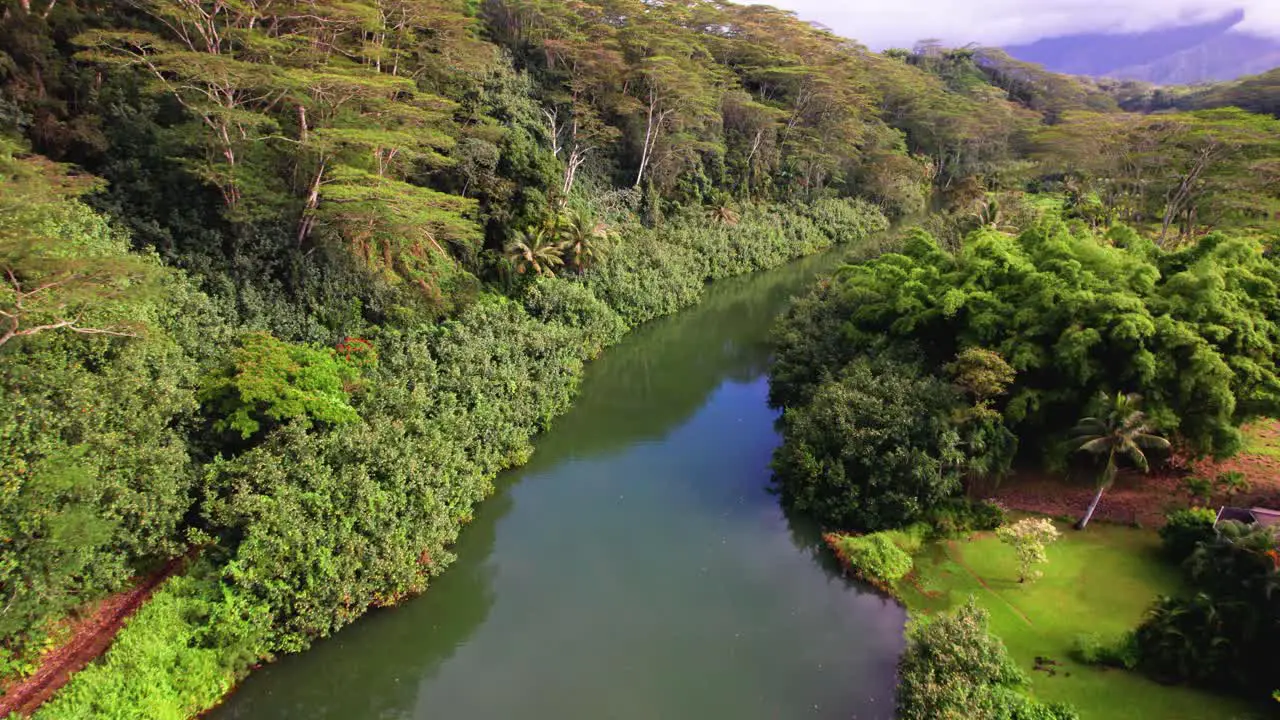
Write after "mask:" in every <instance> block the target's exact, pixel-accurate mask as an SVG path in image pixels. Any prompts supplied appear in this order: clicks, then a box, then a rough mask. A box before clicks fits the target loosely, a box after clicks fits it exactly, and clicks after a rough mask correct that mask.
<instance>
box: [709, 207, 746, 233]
mask: <svg viewBox="0 0 1280 720" xmlns="http://www.w3.org/2000/svg"><path fill="white" fill-rule="evenodd" d="M707 217H709V218H711V221H712V222H714V223H717V224H719V225H728V226H729V227H733V226H735V225H737V224H738V222H739V221H741V220H742V216H741V215H739V214H738V211H737V210H734V209H733V206H732V205H730V204H729V203H727V202H719V203H716V204H715V205H713V206H712V207H711V209H710V210H709V211H708V212H707Z"/></svg>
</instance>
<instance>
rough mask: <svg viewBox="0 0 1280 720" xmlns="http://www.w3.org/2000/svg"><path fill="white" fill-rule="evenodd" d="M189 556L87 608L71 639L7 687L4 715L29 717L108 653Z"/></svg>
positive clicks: (0, 712) (1, 704) (0, 707)
mask: <svg viewBox="0 0 1280 720" xmlns="http://www.w3.org/2000/svg"><path fill="white" fill-rule="evenodd" d="M186 559H187V558H185V557H181V558H176V559H174V560H170V561H169V563H168V564H167V565H165V566H164V567H163V568H161V569H160V570H159V571H157V572H156V573H154V574H153V575H151V576H150V577H148V578H146V580H144V581H143V582H142V583H140V584H139V585H136V586H135V587H133V588H132V589H130V590H125V591H124V592H119V593H116V594H115V595H112V596H110V597H108V598H106V599H105V600H102V601H100V602H98V603H97V604H96V605H94V606H90V607H89V608H87V609H86V610H85V613H84V615H83V617H82V619H80V620H77V621H76V622H75V623H74V624H73V625H72V626H71V629H70V639H68V640H67V642H65V643H63V644H62V645H61V646H59V647H57V648H54V649H53V650H50V651H49V652H47V653H45V654H44V656H43V657H41V658H40V667H39V669H38V670H36V672H35V673H34V674H32V675H31V676H30V677H28V678H27V679H25V680H22V681H20V682H18V683H17V684H14V685H10V686H9V687H7V688H5V693H4V697H0V717H7V716H8V715H9V713H13V712H16V713H18V714H20V715H22V716H24V717H25V716H28V715H30V714H31V713H33V712H35V710H36V708H38V707H40V705H41V704H43V703H44V702H45V701H46V700H48V699H49V698H50V697H52V696H53V694H54V693H55V692H57V691H58V690H59V689H61V688H62V686H63V685H66V684H67V681H68V680H70V679H71V676H72V675H74V674H75V673H77V672H79V671H80V670H81V669H83V668H84V666H86V665H88V664H89V663H91V662H93V661H94V660H95V659H96V658H97V657H98V656H99V655H101V654H102V653H104V652H106V650H107V648H108V647H110V646H111V641H112V640H114V639H115V637H116V633H118V632H120V628H121V627H123V626H124V623H125V621H126V620H128V619H129V618H130V617H131V616H132V615H133V614H134V613H135V612H137V611H138V608H140V607H142V604H143V603H144V602H146V601H147V598H149V597H151V594H152V593H154V592H155V590H156V588H157V587H159V586H160V583H162V582H164V581H165V580H166V579H168V578H169V577H170V576H171V575H173V574H174V573H176V572H178V570H180V569H181V568H182V566H183V565H185V564H186Z"/></svg>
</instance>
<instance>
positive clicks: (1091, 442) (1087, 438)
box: [1071, 393, 1170, 530]
mask: <svg viewBox="0 0 1280 720" xmlns="http://www.w3.org/2000/svg"><path fill="white" fill-rule="evenodd" d="M1102 401H1103V403H1104V406H1105V412H1104V414H1103V415H1101V416H1099V417H1087V418H1084V419H1082V420H1081V421H1080V422H1079V423H1077V424H1076V427H1075V428H1074V429H1073V430H1072V431H1071V435H1072V438H1071V445H1072V446H1073V447H1072V451H1073V452H1085V453H1088V454H1090V455H1092V456H1093V457H1095V458H1101V457H1106V459H1107V464H1106V466H1105V467H1103V469H1102V474H1101V475H1099V476H1098V492H1097V493H1096V494H1094V496H1093V502H1091V503H1089V509H1088V510H1087V511H1086V512H1085V514H1084V517H1083V518H1080V522H1078V523H1076V529H1077V530H1083V529H1084V528H1085V526H1087V525H1088V524H1089V520H1090V519H1091V518H1093V511H1094V510H1096V509H1097V508H1098V501H1099V500H1101V499H1102V493H1103V492H1105V491H1106V489H1107V488H1109V487H1111V484H1112V483H1113V482H1115V479H1116V471H1117V470H1118V465H1117V461H1118V460H1121V459H1124V460H1128V461H1129V462H1130V463H1131V464H1132V465H1134V466H1135V467H1137V468H1138V469H1139V470H1141V471H1142V472H1147V470H1149V469H1150V464H1149V463H1148V462H1147V455H1146V451H1147V450H1168V449H1169V448H1170V445H1169V441H1168V440H1165V439H1164V438H1162V437H1160V436H1159V435H1154V434H1152V430H1151V428H1150V427H1148V426H1147V424H1146V415H1144V414H1143V413H1142V411H1141V410H1139V409H1138V406H1139V405H1140V403H1141V401H1142V399H1141V398H1140V397H1139V396H1138V395H1136V394H1133V393H1130V394H1127V395H1126V394H1124V393H1116V396H1115V397H1114V398H1113V397H1109V396H1107V395H1106V394H1105V393H1104V394H1103V396H1102Z"/></svg>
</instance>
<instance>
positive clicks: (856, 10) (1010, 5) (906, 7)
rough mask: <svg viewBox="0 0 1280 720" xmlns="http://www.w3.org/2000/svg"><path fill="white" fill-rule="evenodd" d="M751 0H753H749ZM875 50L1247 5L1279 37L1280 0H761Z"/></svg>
mask: <svg viewBox="0 0 1280 720" xmlns="http://www.w3.org/2000/svg"><path fill="white" fill-rule="evenodd" d="M748 1H749V0H748ZM756 1H758V2H768V3H769V4H771V5H775V6H777V7H782V8H786V9H788V10H794V11H796V12H797V13H798V14H799V16H800V18H801V19H803V20H809V21H816V22H819V23H822V24H823V25H826V26H827V27H830V28H831V29H832V30H834V31H836V32H837V33H838V34H840V35H843V36H845V37H849V38H853V39H855V40H859V41H861V42H863V43H865V44H867V45H869V46H871V47H872V48H874V49H877V50H878V49H883V48H885V47H908V46H910V45H912V44H913V43H915V41H916V40H921V39H924V38H938V39H941V40H943V41H945V42H947V43H949V44H957V45H959V44H965V43H969V42H977V43H984V44H991V45H997V44H1011V43H1018V42H1028V41H1031V40H1036V39H1039V38H1042V37H1052V36H1056V35H1066V34H1071V33H1075V32H1093V31H1108V30H1115V31H1117V32H1119V31H1123V30H1149V29H1152V28H1155V27H1167V26H1171V25H1184V24H1188V23H1192V22H1196V21H1200V20H1210V19H1216V18H1219V17H1222V16H1223V15H1226V14H1227V13H1229V12H1231V11H1232V10H1235V9H1243V10H1244V11H1245V20H1244V22H1243V23H1242V24H1241V26H1240V29H1242V30H1248V31H1250V32H1253V33H1257V34H1262V35H1270V36H1273V37H1280V0H756Z"/></svg>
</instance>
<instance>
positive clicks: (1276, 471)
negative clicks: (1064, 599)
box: [993, 428, 1280, 527]
mask: <svg viewBox="0 0 1280 720" xmlns="http://www.w3.org/2000/svg"><path fill="white" fill-rule="evenodd" d="M1275 432H1277V433H1278V436H1280V428H1277V429H1275ZM1224 472H1239V473H1243V474H1244V476H1245V478H1246V479H1247V480H1248V481H1249V489H1248V490H1246V491H1244V492H1242V493H1240V494H1238V495H1235V496H1234V497H1227V496H1223V495H1215V496H1214V497H1213V498H1211V500H1210V502H1209V507H1211V508H1215V509H1216V508H1218V507H1219V506H1221V505H1240V506H1244V507H1270V508H1280V458H1278V457H1270V456H1266V455H1251V454H1240V455H1237V456H1236V457H1234V458H1231V459H1229V460H1224V461H1221V462H1215V461H1213V460H1199V461H1192V462H1189V463H1185V466H1184V467H1183V468H1170V469H1166V470H1160V471H1156V472H1152V473H1151V474H1149V475H1144V474H1142V473H1136V472H1122V473H1121V474H1120V476H1119V477H1118V478H1116V482H1115V485H1114V486H1112V487H1111V489H1109V490H1107V492H1106V493H1105V494H1104V495H1103V496H1102V501H1101V502H1100V503H1098V509H1097V511H1096V512H1095V513H1094V518H1095V519H1098V520H1107V521H1110V522H1115V523H1123V524H1135V523H1136V524H1139V525H1142V526H1144V527H1160V526H1161V525H1163V524H1164V516H1165V514H1166V513H1167V512H1169V511H1170V510H1174V509H1177V508H1184V507H1187V506H1189V505H1190V504H1191V498H1190V496H1189V495H1188V494H1187V492H1186V490H1185V487H1184V485H1183V480H1184V479H1185V478H1186V477H1188V476H1192V475H1194V476H1199V477H1203V478H1215V477H1217V476H1218V475H1220V474H1221V473H1224ZM1093 493H1094V486H1093V484H1092V482H1091V481H1090V480H1089V478H1074V479H1067V478H1064V477H1062V476H1059V475H1049V474H1045V473H1035V472H1017V473H1015V474H1014V475H1013V476H1012V477H1010V478H1009V479H1007V480H1006V481H1005V482H1004V483H1003V484H1002V485H1001V486H1000V487H999V488H998V489H997V490H996V491H995V493H994V494H993V497H994V498H995V499H996V500H998V501H1000V502H1001V503H1003V504H1004V505H1006V506H1008V507H1010V508H1013V509H1015V510H1024V511H1027V512H1036V513H1043V514H1045V515H1051V516H1055V517H1058V516H1066V517H1071V518H1076V517H1079V516H1080V515H1082V514H1083V513H1084V510H1085V508H1086V507H1088V505H1089V501H1090V500H1091V499H1092V498H1093Z"/></svg>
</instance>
